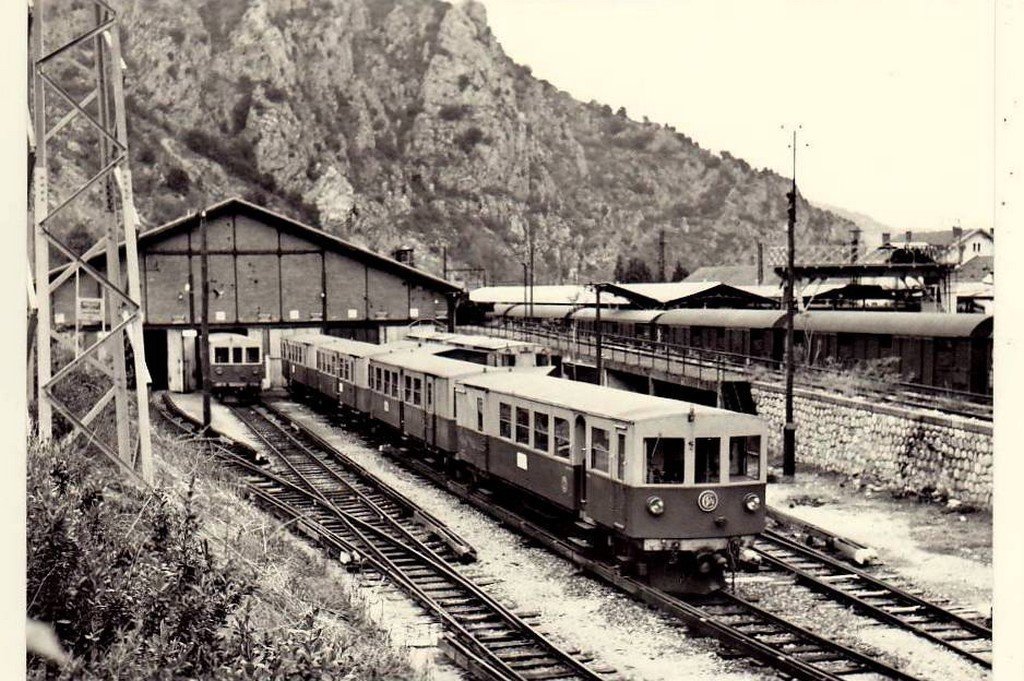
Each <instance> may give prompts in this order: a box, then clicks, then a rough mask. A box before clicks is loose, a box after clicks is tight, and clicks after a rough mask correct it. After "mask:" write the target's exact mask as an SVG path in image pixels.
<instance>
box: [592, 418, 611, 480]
mask: <svg viewBox="0 0 1024 681" xmlns="http://www.w3.org/2000/svg"><path fill="white" fill-rule="evenodd" d="M608 448H609V447H608V431H607V430H604V429H603V428H591V429H590V467H591V468H593V469H594V470H598V471H603V472H605V473H607V472H608Z"/></svg>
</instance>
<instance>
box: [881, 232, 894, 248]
mask: <svg viewBox="0 0 1024 681" xmlns="http://www.w3.org/2000/svg"><path fill="white" fill-rule="evenodd" d="M891 237H892V234H890V233H889V232H882V245H883V246H888V245H889V242H890V241H892V239H891Z"/></svg>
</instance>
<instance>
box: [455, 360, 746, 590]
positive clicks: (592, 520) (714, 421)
mask: <svg viewBox="0 0 1024 681" xmlns="http://www.w3.org/2000/svg"><path fill="white" fill-rule="evenodd" d="M459 383H460V387H457V388H456V393H457V394H456V400H457V402H456V414H457V416H456V420H457V424H458V426H459V431H458V432H459V443H458V447H457V449H458V453H457V454H456V458H457V459H458V460H459V461H461V462H463V465H464V466H470V467H472V468H475V469H477V470H479V471H485V472H486V473H487V475H488V476H491V477H494V478H499V479H500V480H502V481H503V482H505V483H507V484H510V485H513V486H515V488H517V489H519V490H520V491H521V492H522V493H523V494H526V495H529V496H532V497H539V498H540V499H542V500H543V501H545V502H549V503H551V504H553V505H555V506H557V507H559V508H562V509H568V510H572V511H576V512H578V513H579V516H580V517H581V518H582V520H583V521H584V523H586V524H592V526H593V527H594V528H595V537H594V538H595V545H596V546H598V547H600V548H602V549H603V550H608V551H611V552H613V554H614V555H615V556H616V557H617V558H618V559H619V560H620V561H622V562H623V563H624V564H626V565H628V566H630V567H631V568H632V569H635V570H636V572H637V573H638V574H639V575H641V576H643V577H645V578H647V579H648V580H649V581H650V582H651V583H652V584H656V585H658V586H661V587H663V588H667V589H670V590H680V591H695V590H696V591H699V590H701V588H700V584H699V583H703V582H705V581H706V582H707V584H708V585H711V584H714V583H717V582H718V581H719V580H720V577H721V574H722V571H723V568H724V567H725V566H726V565H727V564H729V563H730V561H732V560H735V559H736V558H737V557H738V554H739V550H740V548H741V547H743V546H747V545H749V544H750V543H751V542H752V541H753V538H754V536H755V535H756V534H757V533H759V532H760V531H761V530H762V529H763V528H764V502H763V500H764V490H765V476H766V470H765V468H766V467H765V444H766V437H765V431H764V425H763V423H762V422H761V420H760V419H758V418H757V417H755V416H751V415H748V414H740V413H735V412H730V411H725V410H721V409H715V408H711V407H703V406H699V405H693V404H689V403H685V402H679V401H676V400H670V399H665V398H660V397H652V396H649V395H641V394H636V393H630V392H625V391H618V390H614V389H611V388H606V387H601V386H596V385H591V384H585V383H576V382H572V381H568V380H564V379H558V378H551V377H547V376H541V375H537V374H533V373H513V374H503V375H477V376H469V377H463V378H461V379H460V380H459ZM573 518H574V519H575V516H573ZM680 568H682V569H680ZM698 582H699V583H698Z"/></svg>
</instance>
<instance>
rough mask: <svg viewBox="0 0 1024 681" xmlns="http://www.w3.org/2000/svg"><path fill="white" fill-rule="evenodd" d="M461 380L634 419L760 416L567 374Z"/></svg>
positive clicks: (566, 406)
mask: <svg viewBox="0 0 1024 681" xmlns="http://www.w3.org/2000/svg"><path fill="white" fill-rule="evenodd" d="M461 382H462V383H463V384H464V385H467V386H471V387H476V388H482V389H485V390H489V391H491V392H494V393H498V394H503V395H510V396H514V397H520V398H523V399H527V400H532V401H536V402H542V403H544V404H550V405H553V406H557V407H562V408H564V409H571V410H573V411H578V412H583V413H587V414H593V415H595V416H603V417H605V418H609V419H615V420H619V421H626V422H633V423H635V422H637V421H643V420H647V419H655V418H665V417H677V418H680V419H686V417H687V415H688V414H689V412H690V409H691V408H692V409H693V410H694V413H695V414H696V415H697V418H701V417H702V416H703V417H707V416H721V415H726V414H728V415H732V416H737V417H742V416H747V418H750V419H752V420H754V421H756V420H757V417H755V416H749V415H741V414H738V413H735V412H727V411H725V410H723V409H717V408H715V407H706V406H703V405H699V404H691V403H689V402H681V401H679V400H670V399H668V398H666V397H654V396H652V395H645V394H643V393H633V392H629V391H627V390H618V389H615V388H608V387H605V386H599V385H594V384H592V383H581V382H577V381H570V380H569V379H566V378H553V377H551V376H544V375H539V374H536V373H524V372H513V373H508V374H500V375H486V376H472V377H469V378H465V379H462V381H461Z"/></svg>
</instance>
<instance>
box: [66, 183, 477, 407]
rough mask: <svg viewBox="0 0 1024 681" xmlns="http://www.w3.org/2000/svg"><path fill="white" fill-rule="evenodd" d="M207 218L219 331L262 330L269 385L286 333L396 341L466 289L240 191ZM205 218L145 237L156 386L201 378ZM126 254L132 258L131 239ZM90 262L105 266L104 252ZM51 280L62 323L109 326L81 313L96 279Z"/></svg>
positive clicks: (213, 318)
mask: <svg viewBox="0 0 1024 681" xmlns="http://www.w3.org/2000/svg"><path fill="white" fill-rule="evenodd" d="M205 215H206V223H207V225H206V228H207V249H208V255H209V282H210V303H209V306H210V308H209V309H210V318H209V323H210V330H211V332H212V333H217V332H232V333H239V334H243V335H248V336H250V337H254V338H259V339H260V341H261V344H262V350H263V356H264V357H266V358H267V359H266V363H265V370H266V378H265V379H264V385H265V387H276V386H279V385H280V384H281V368H280V359H279V358H280V348H281V339H282V338H286V337H288V336H291V335H294V334H295V333H298V332H309V331H320V332H326V333H331V334H333V335H338V336H342V337H347V338H355V339H359V340H365V341H368V342H371V343H376V342H386V341H388V340H393V339H395V338H396V337H401V336H402V335H404V332H405V330H406V329H407V328H408V327H409V326H410V325H411V324H414V323H416V322H418V321H421V320H434V321H437V322H442V321H446V320H448V319H450V318H451V317H452V311H453V310H454V307H455V304H456V296H457V295H458V294H459V292H460V289H459V288H457V287H456V286H453V285H452V284H450V283H448V282H447V281H445V280H444V279H441V278H439V277H435V276H433V275H431V274H428V273H426V272H423V271H421V270H418V269H415V268H413V267H410V266H408V265H406V264H404V263H401V262H398V261H397V260H393V259H391V258H388V257H385V256H382V255H379V254H377V253H374V252H372V251H369V250H367V249H364V248H361V247H359V246H357V245H355V244H352V243H350V242H347V241H345V240H343V239H340V238H338V237H336V236H334V235H332V234H328V233H327V232H323V231H321V230H319V229H316V228H315V227H311V226H309V225H306V224H303V223H301V222H298V221H296V220H293V219H291V218H289V217H286V216H284V215H281V214H278V213H275V212H273V211H270V210H267V209H266V208H262V207H260V206H257V205H255V204H252V203H249V202H247V201H244V200H242V199H240V198H231V199H228V200H226V201H223V202H221V203H218V204H215V205H212V206H209V207H207V208H206V209H205ZM201 219H202V218H201V215H200V213H193V214H189V215H186V216H184V217H181V218H179V219H177V220H174V221H172V222H169V223H167V224H165V225H162V226H159V227H156V228H154V229H151V230H149V231H146V232H144V233H142V234H141V235H140V236H139V239H138V243H139V255H140V258H139V265H140V269H141V280H142V306H143V311H144V319H145V323H144V327H143V328H144V334H145V347H146V363H147V365H148V368H149V372H150V374H151V377H152V379H153V384H152V387H153V388H154V389H156V390H162V389H169V390H171V391H174V392H188V391H191V390H195V389H196V388H198V387H199V385H200V384H201V369H200V364H201V363H200V362H199V357H200V353H199V341H198V335H197V333H196V332H197V330H198V327H199V324H200V322H201V294H200V292H201V282H202V278H201V250H202V245H201V244H202V237H201V231H202V230H201ZM121 253H122V263H123V262H124V249H123V246H122V249H121ZM90 264H92V265H93V266H94V267H96V268H97V269H98V270H99V271H100V272H101V273H103V272H104V269H105V268H104V266H103V260H102V258H101V257H96V258H94V259H93V260H92V261H91V263H90ZM121 271H122V272H124V271H125V268H124V265H123V264H122V270H121ZM51 282H52V284H51V285H53V286H55V290H54V293H53V307H52V313H53V322H54V325H55V326H56V327H58V328H63V329H66V330H74V329H75V328H76V326H77V328H78V329H79V330H82V331H85V332H86V336H88V335H90V334H89V332H95V331H98V330H99V328H98V326H96V325H95V324H93V323H91V320H90V319H88V318H86V317H85V315H82V317H81V319H78V318H76V311H77V310H78V309H79V306H80V304H81V301H83V300H90V299H97V298H98V297H99V295H100V293H99V290H98V284H97V282H96V281H95V280H94V279H92V278H91V277H81V278H76V277H74V276H66V275H63V274H62V272H61V271H60V270H57V271H54V272H53V273H51ZM86 342H90V341H89V339H88V338H87V341H86Z"/></svg>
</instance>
